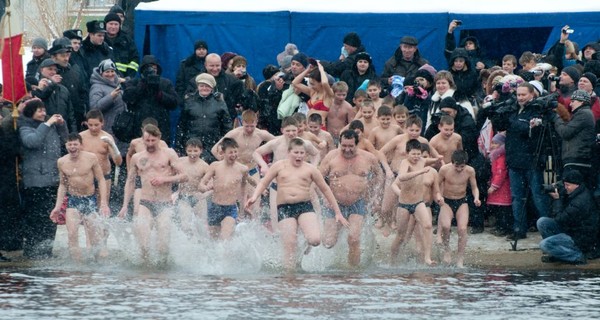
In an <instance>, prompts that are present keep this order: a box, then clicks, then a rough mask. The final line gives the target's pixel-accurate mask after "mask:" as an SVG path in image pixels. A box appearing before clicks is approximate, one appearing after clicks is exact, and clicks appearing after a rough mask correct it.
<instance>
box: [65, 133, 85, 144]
mask: <svg viewBox="0 0 600 320" xmlns="http://www.w3.org/2000/svg"><path fill="white" fill-rule="evenodd" d="M71 141H79V143H83V139H82V138H81V135H80V134H79V133H78V132H71V133H69V135H68V136H67V142H71Z"/></svg>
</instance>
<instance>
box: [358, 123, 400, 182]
mask: <svg viewBox="0 0 600 320" xmlns="http://www.w3.org/2000/svg"><path fill="white" fill-rule="evenodd" d="M348 130H352V131H354V132H356V134H358V148H359V149H361V150H365V151H367V152H370V153H372V154H373V155H374V156H375V157H377V159H378V160H379V164H380V165H381V167H382V168H383V170H384V172H385V177H386V179H390V180H391V179H392V178H393V177H394V173H393V172H392V169H391V168H390V166H389V165H388V162H387V159H386V158H385V155H384V154H383V153H381V152H380V151H379V150H377V149H375V146H373V144H372V143H371V142H370V141H369V140H368V139H367V138H366V137H365V135H364V130H365V127H364V125H363V123H362V122H361V121H360V120H352V122H350V125H349V126H348Z"/></svg>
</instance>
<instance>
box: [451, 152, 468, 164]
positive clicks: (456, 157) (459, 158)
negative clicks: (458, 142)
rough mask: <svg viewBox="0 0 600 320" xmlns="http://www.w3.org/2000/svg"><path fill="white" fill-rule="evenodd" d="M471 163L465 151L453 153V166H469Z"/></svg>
mask: <svg viewBox="0 0 600 320" xmlns="http://www.w3.org/2000/svg"><path fill="white" fill-rule="evenodd" d="M467 161H469V155H468V154H467V152H466V151H464V150H454V152H452V164H458V165H460V164H467Z"/></svg>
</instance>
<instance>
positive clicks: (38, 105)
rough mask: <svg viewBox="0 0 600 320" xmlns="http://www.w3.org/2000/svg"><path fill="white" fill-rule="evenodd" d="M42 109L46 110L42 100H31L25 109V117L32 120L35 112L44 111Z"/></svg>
mask: <svg viewBox="0 0 600 320" xmlns="http://www.w3.org/2000/svg"><path fill="white" fill-rule="evenodd" d="M42 108H44V109H46V106H45V105H44V103H43V102H42V100H40V99H31V100H29V101H27V103H26V104H25V108H23V116H25V117H27V118H31V117H33V115H34V114H35V112H36V111H37V110H38V109H42Z"/></svg>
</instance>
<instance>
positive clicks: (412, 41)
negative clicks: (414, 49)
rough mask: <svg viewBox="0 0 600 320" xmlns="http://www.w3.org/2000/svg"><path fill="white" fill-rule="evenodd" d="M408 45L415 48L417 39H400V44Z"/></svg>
mask: <svg viewBox="0 0 600 320" xmlns="http://www.w3.org/2000/svg"><path fill="white" fill-rule="evenodd" d="M403 43H404V44H408V45H411V46H416V45H418V44H419V40H417V38H415V37H413V36H404V37H402V39H400V44H403Z"/></svg>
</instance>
